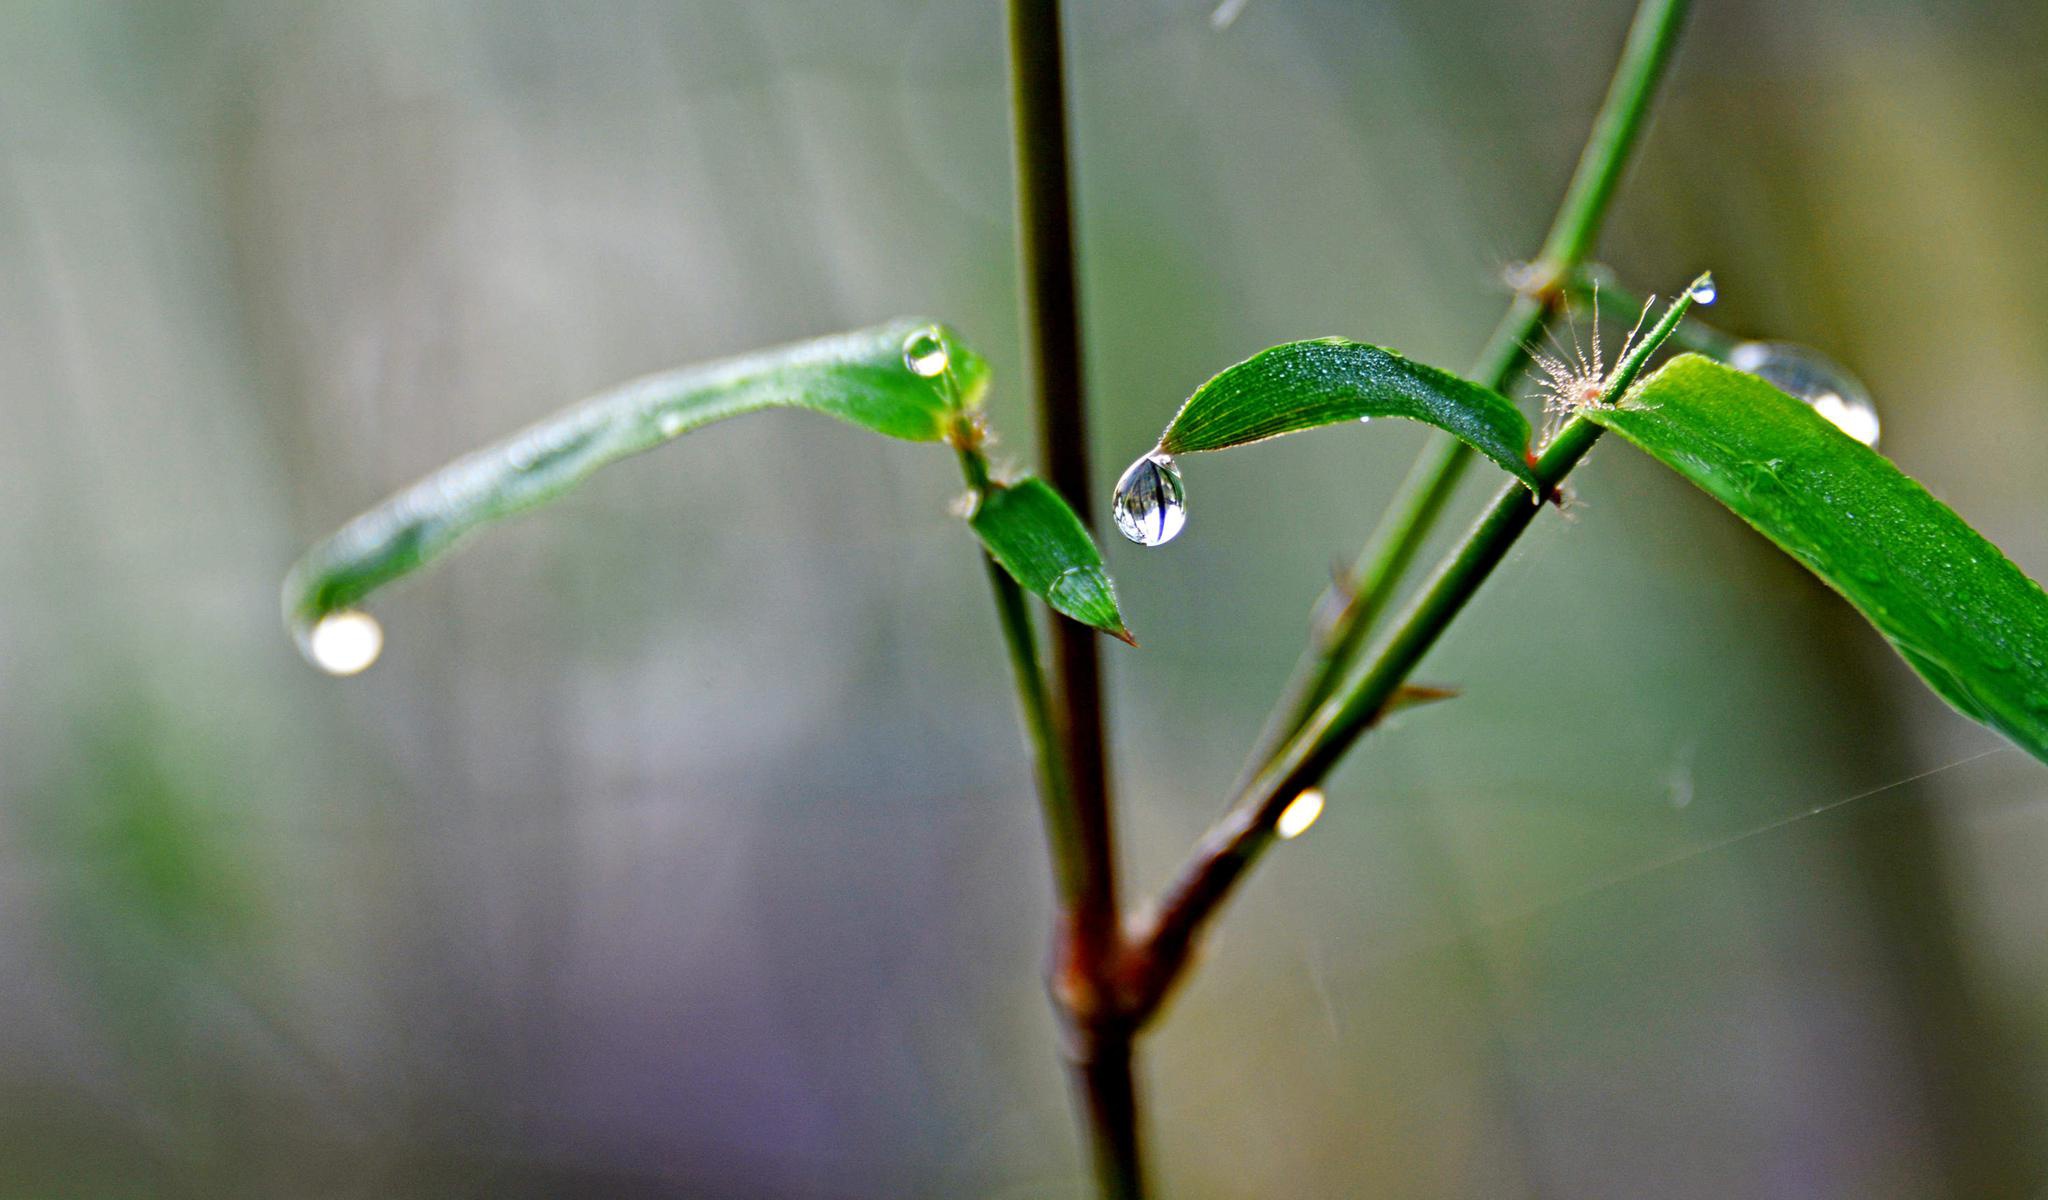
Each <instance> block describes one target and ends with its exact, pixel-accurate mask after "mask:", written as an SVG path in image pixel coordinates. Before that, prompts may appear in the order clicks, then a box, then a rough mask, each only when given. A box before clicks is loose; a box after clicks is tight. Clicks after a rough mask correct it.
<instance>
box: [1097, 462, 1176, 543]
mask: <svg viewBox="0 0 2048 1200" xmlns="http://www.w3.org/2000/svg"><path fill="white" fill-rule="evenodd" d="M1110 511H1111V513H1112V514H1113V515H1114V516H1115V517H1116V527H1117V530H1118V531H1119V532H1120V533H1122V534H1123V535H1124V536H1125V537H1127V538H1129V539H1131V540H1132V541H1134V542H1136V543H1138V544H1139V545H1140V546H1163V545H1165V544H1166V543H1168V542H1170V541H1172V540H1173V538H1174V535H1175V534H1177V533H1179V532H1180V529H1181V526H1183V525H1185V524H1187V520H1188V500H1187V490H1186V489H1185V488H1184V487H1182V486H1181V481H1180V468H1179V467H1176V466H1174V465H1173V458H1172V457H1171V456H1170V455H1166V454H1161V453H1159V452H1157V451H1154V452H1153V453H1151V454H1147V455H1146V456H1145V457H1143V458H1141V459H1139V460H1138V461H1137V462H1134V463H1132V464H1131V466H1130V469H1129V470H1127V471H1125V472H1124V475H1123V478H1122V479H1119V480H1117V481H1116V496H1115V497H1114V498H1113V499H1111V501H1110Z"/></svg>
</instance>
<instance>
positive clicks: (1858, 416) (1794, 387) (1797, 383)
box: [1728, 342, 1879, 446]
mask: <svg viewBox="0 0 2048 1200" xmlns="http://www.w3.org/2000/svg"><path fill="white" fill-rule="evenodd" d="M1728 365H1729V366H1731V367H1734V368H1735V369H1736V370H1738V371H1748V372H1749V373H1750V374H1752V375H1755V376H1757V377H1758V378H1760V379H1765V380H1768V381H1769V382H1771V383H1773V384H1775V385H1777V387H1778V388H1779V390H1781V391H1783V392H1785V393H1786V394H1787V395H1789V396H1792V397H1794V398H1795V399H1799V400H1804V401H1806V402H1807V403H1808V404H1810V405H1812V406H1813V411H1815V412H1817V413H1819V414H1820V415H1821V416H1823V417H1826V418H1827V419H1828V420H1829V421H1832V422H1833V423H1834V425H1835V427H1836V428H1837V429H1840V430H1841V431H1842V432H1843V433H1846V434H1848V435H1849V436H1850V437H1852V438H1855V439H1856V440H1857V441H1859V442H1862V443H1863V444H1864V445H1866V446H1875V445H1877V435H1878V432H1879V425H1878V419H1877V405H1875V404H1873V403H1871V400H1870V392H1869V390H1868V389H1867V388H1865V387H1864V386H1863V381H1862V380H1860V379H1858V378H1856V377H1855V376H1854V375H1851V374H1849V372H1848V371H1847V370H1845V369H1844V368H1843V367H1842V366H1841V364H1839V363H1837V362H1835V361H1834V360H1833V359H1831V358H1829V357H1828V356H1827V355H1825V354H1822V353H1821V352H1820V351H1818V350H1814V349H1811V348H1809V347H1806V346H1800V345H1796V344H1794V343H1792V342H1744V343H1742V344H1741V345H1739V346H1737V347H1735V349H1733V350H1731V351H1729V353H1728Z"/></svg>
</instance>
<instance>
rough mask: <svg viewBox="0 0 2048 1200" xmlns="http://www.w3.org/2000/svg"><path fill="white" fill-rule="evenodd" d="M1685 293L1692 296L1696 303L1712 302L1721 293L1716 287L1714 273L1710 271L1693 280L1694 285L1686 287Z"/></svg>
mask: <svg viewBox="0 0 2048 1200" xmlns="http://www.w3.org/2000/svg"><path fill="white" fill-rule="evenodd" d="M1685 294H1686V295H1687V296H1690V297H1691V298H1692V302H1693V303H1694V304H1712V303H1713V302H1714V300H1715V298H1716V297H1718V296H1719V295H1720V294H1721V293H1720V292H1719V291H1718V290H1717V289H1716V288H1715V287H1714V273H1713V272H1712V271H1708V272H1706V273H1705V274H1703V275H1701V276H1700V277H1699V278H1698V279H1695V280H1693V281H1692V286H1691V287H1689V288H1687V289H1685Z"/></svg>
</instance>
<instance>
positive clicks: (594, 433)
mask: <svg viewBox="0 0 2048 1200" xmlns="http://www.w3.org/2000/svg"><path fill="white" fill-rule="evenodd" d="M930 328H933V326H931V324H930V323H929V322H925V321H918V320H898V321H892V322H890V323H889V324H887V325H882V326H878V327H876V328H873V329H866V330H861V331H859V332H856V333H846V334H839V335H837V336H833V337H826V338H818V339H816V340H814V341H808V342H797V343H795V344H793V345H788V346H782V347H779V348H776V349H773V350H764V351H761V352H760V353H757V354H749V355H745V356H743V357H739V358H731V359H725V360H723V361H720V362H713V363H707V364H704V365H701V366H694V367H685V368H683V369H681V370H676V371H668V372H664V373H662V374H658V375H649V376H647V377H645V378H642V379H637V380H634V381H633V382H631V383H627V384H623V385H621V386H620V387H617V388H614V389H612V390H611V391H608V392H605V393H603V394H601V395H598V396H595V397H593V398H591V399H589V400H585V401H583V402H582V403H580V404H577V405H574V406H572V407H570V408H567V409H564V410H563V411H562V412H560V413H557V414H556V415H554V416H552V417H550V418H548V419H547V420H545V421H542V422H540V423H539V424H536V425H533V426H530V427H528V428H526V429H524V430H522V431H520V432H519V433H516V434H514V435H512V436H511V437H509V438H507V439H505V440H504V441H502V442H499V443H498V444H496V445H494V446H489V447H486V448H484V449H482V450H479V451H476V452H475V453H473V454H470V455H468V456H466V457H464V458H461V459H458V460H456V461H455V462H453V463H450V464H449V465H448V466H446V467H443V468H442V469H441V470H439V471H437V472H435V473H434V474H432V475H430V476H428V477H427V478H425V479H423V480H421V481H420V482H418V483H416V484H414V485H413V486H412V487H410V488H407V489H406V490H405V491H402V492H400V493H398V494H397V495H395V496H393V497H391V498H390V499H388V500H386V501H385V502H384V503H382V504H380V505H378V506H377V507H376V508H373V509H371V510H370V511H369V512H366V513H364V514H363V515H361V516H359V517H357V518H356V519H355V520H353V521H351V522H349V523H348V525H346V526H344V527H343V528H342V529H341V531H340V532H338V533H336V534H334V535H333V536H332V537H329V538H328V539H327V540H325V541H323V542H321V543H319V544H318V545H316V546H314V547H313V548H312V549H311V550H310V551H308V552H307V554H306V555H305V557H303V558H301V559H300V560H299V562H298V564H297V565H296V566H294V567H293V568H292V570H291V573H290V574H289V575H288V576H287V577H286V579H285V583H284V611H285V620H286V623H287V624H288V625H290V626H291V627H292V629H293V631H294V633H295V634H297V635H298V636H299V637H300V638H301V639H302V640H303V639H304V637H305V636H306V631H307V630H309V629H310V628H311V627H312V626H313V625H314V624H315V623H317V622H318V621H319V620H320V618H322V617H323V616H326V615H327V614H329V613H332V612H335V611H337V610H339V609H344V608H348V607H349V606H351V605H353V604H355V603H356V602H358V601H360V600H361V599H362V598H363V597H365V596H367V595H368V594H370V593H371V592H372V591H374V590H376V589H377V588H379V587H381V586H383V585H384V584H386V583H389V582H391V581H392V580H394V579H397V578H399V577H400V576H402V575H406V574H408V573H410V572H412V571H415V570H418V569H419V568H420V567H422V566H424V565H426V564H427V563H428V562H430V561H432V560H433V559H434V558H435V557H437V556H438V555H440V554H441V553H443V552H444V551H446V550H448V549H449V548H450V547H451V546H453V545H454V544H455V543H456V542H457V541H459V540H460V539H461V538H462V537H463V536H464V535H466V534H468V533H469V532H470V531H471V530H474V529H476V528H477V527H479V526H482V525H485V524H488V523H489V522H492V521H495V520H498V519H499V518H501V517H506V516H510V515H512V514H513V513H517V512H522V511H524V510H526V509H529V508H533V507H535V506H536V505H539V504H543V503H546V502H547V501H549V500H552V499H554V498H555V497H557V496H560V495H561V494H563V493H564V492H567V491H568V490H570V489H571V488H573V487H575V486H576V485H577V484H578V483H581V482H582V481H583V480H584V479H585V478H586V477H588V476H589V475H590V474H591V472H593V471H596V470H597V469H598V468H599V467H602V466H604V465H606V464H607V463H611V462H615V461H617V460H619V459H621V458H624V457H626V456H627V455H629V454H637V453H639V452H640V451H642V450H648V449H652V448H653V447H655V446H658V445H660V444H661V443H663V442H666V441H668V440H670V439H671V438H676V437H680V436H681V435H683V434H685V433H688V432H690V431H691V430H693V429H698V428H701V427H703V426H705V425H708V424H710V423H711V422H713V421H720V420H724V419H725V418H727V417H736V416H739V415H741V414H743V413H750V412H758V411H760V410H762V409H767V408H807V409H811V410H813V411H816V412H821V413H825V414H826V415H828V416H833V417H837V418H839V419H840V420H843V421H848V422H851V423H852V424H855V425H859V426H861V427H863V428H865V429H870V430H873V431H874V432H876V433H880V434H886V435H888V436H889V437H895V438H906V439H909V440H911V441H924V442H930V441H938V440H940V439H942V438H943V437H944V436H945V434H946V431H947V428H948V426H949V425H950V423H951V421H952V413H953V405H954V404H956V403H957V404H963V405H973V404H976V403H978V402H979V401H980V398H981V394H982V392H983V391H984V390H985V389H986V387H987V382H988V367H987V364H986V363H985V362H983V361H982V359H981V358H980V356H978V355H976V354H975V353H974V352H973V351H972V350H969V349H968V348H967V347H966V346H964V345H962V344H961V343H960V341H959V340H958V339H957V338H956V337H953V336H952V335H951V334H950V333H945V332H943V327H938V328H940V329H941V330H942V336H943V337H944V339H945V342H944V348H945V350H946V361H947V362H948V363H949V364H950V379H948V378H945V377H941V378H938V379H933V378H926V377H924V376H921V375H919V374H917V373H915V372H913V371H912V370H911V369H910V368H909V366H907V365H906V364H905V362H904V347H905V341H906V339H908V338H910V337H911V336H912V335H913V334H916V333H919V332H920V331H923V330H926V329H930ZM948 384H950V387H949V386H948Z"/></svg>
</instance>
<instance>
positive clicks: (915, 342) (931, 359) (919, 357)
mask: <svg viewBox="0 0 2048 1200" xmlns="http://www.w3.org/2000/svg"><path fill="white" fill-rule="evenodd" d="M903 365H904V366H906V367H908V368H909V369H910V373H911V374H912V375H917V376H921V377H922V378H925V379H936V378H938V377H939V376H940V375H943V374H945V373H946V368H947V367H948V366H949V365H951V364H950V362H949V360H948V356H947V354H946V335H945V334H943V333H941V332H940V331H939V328H938V326H936V325H926V326H924V327H923V328H921V329H915V330H912V331H911V333H910V336H909V337H906V338H904V339H903Z"/></svg>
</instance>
